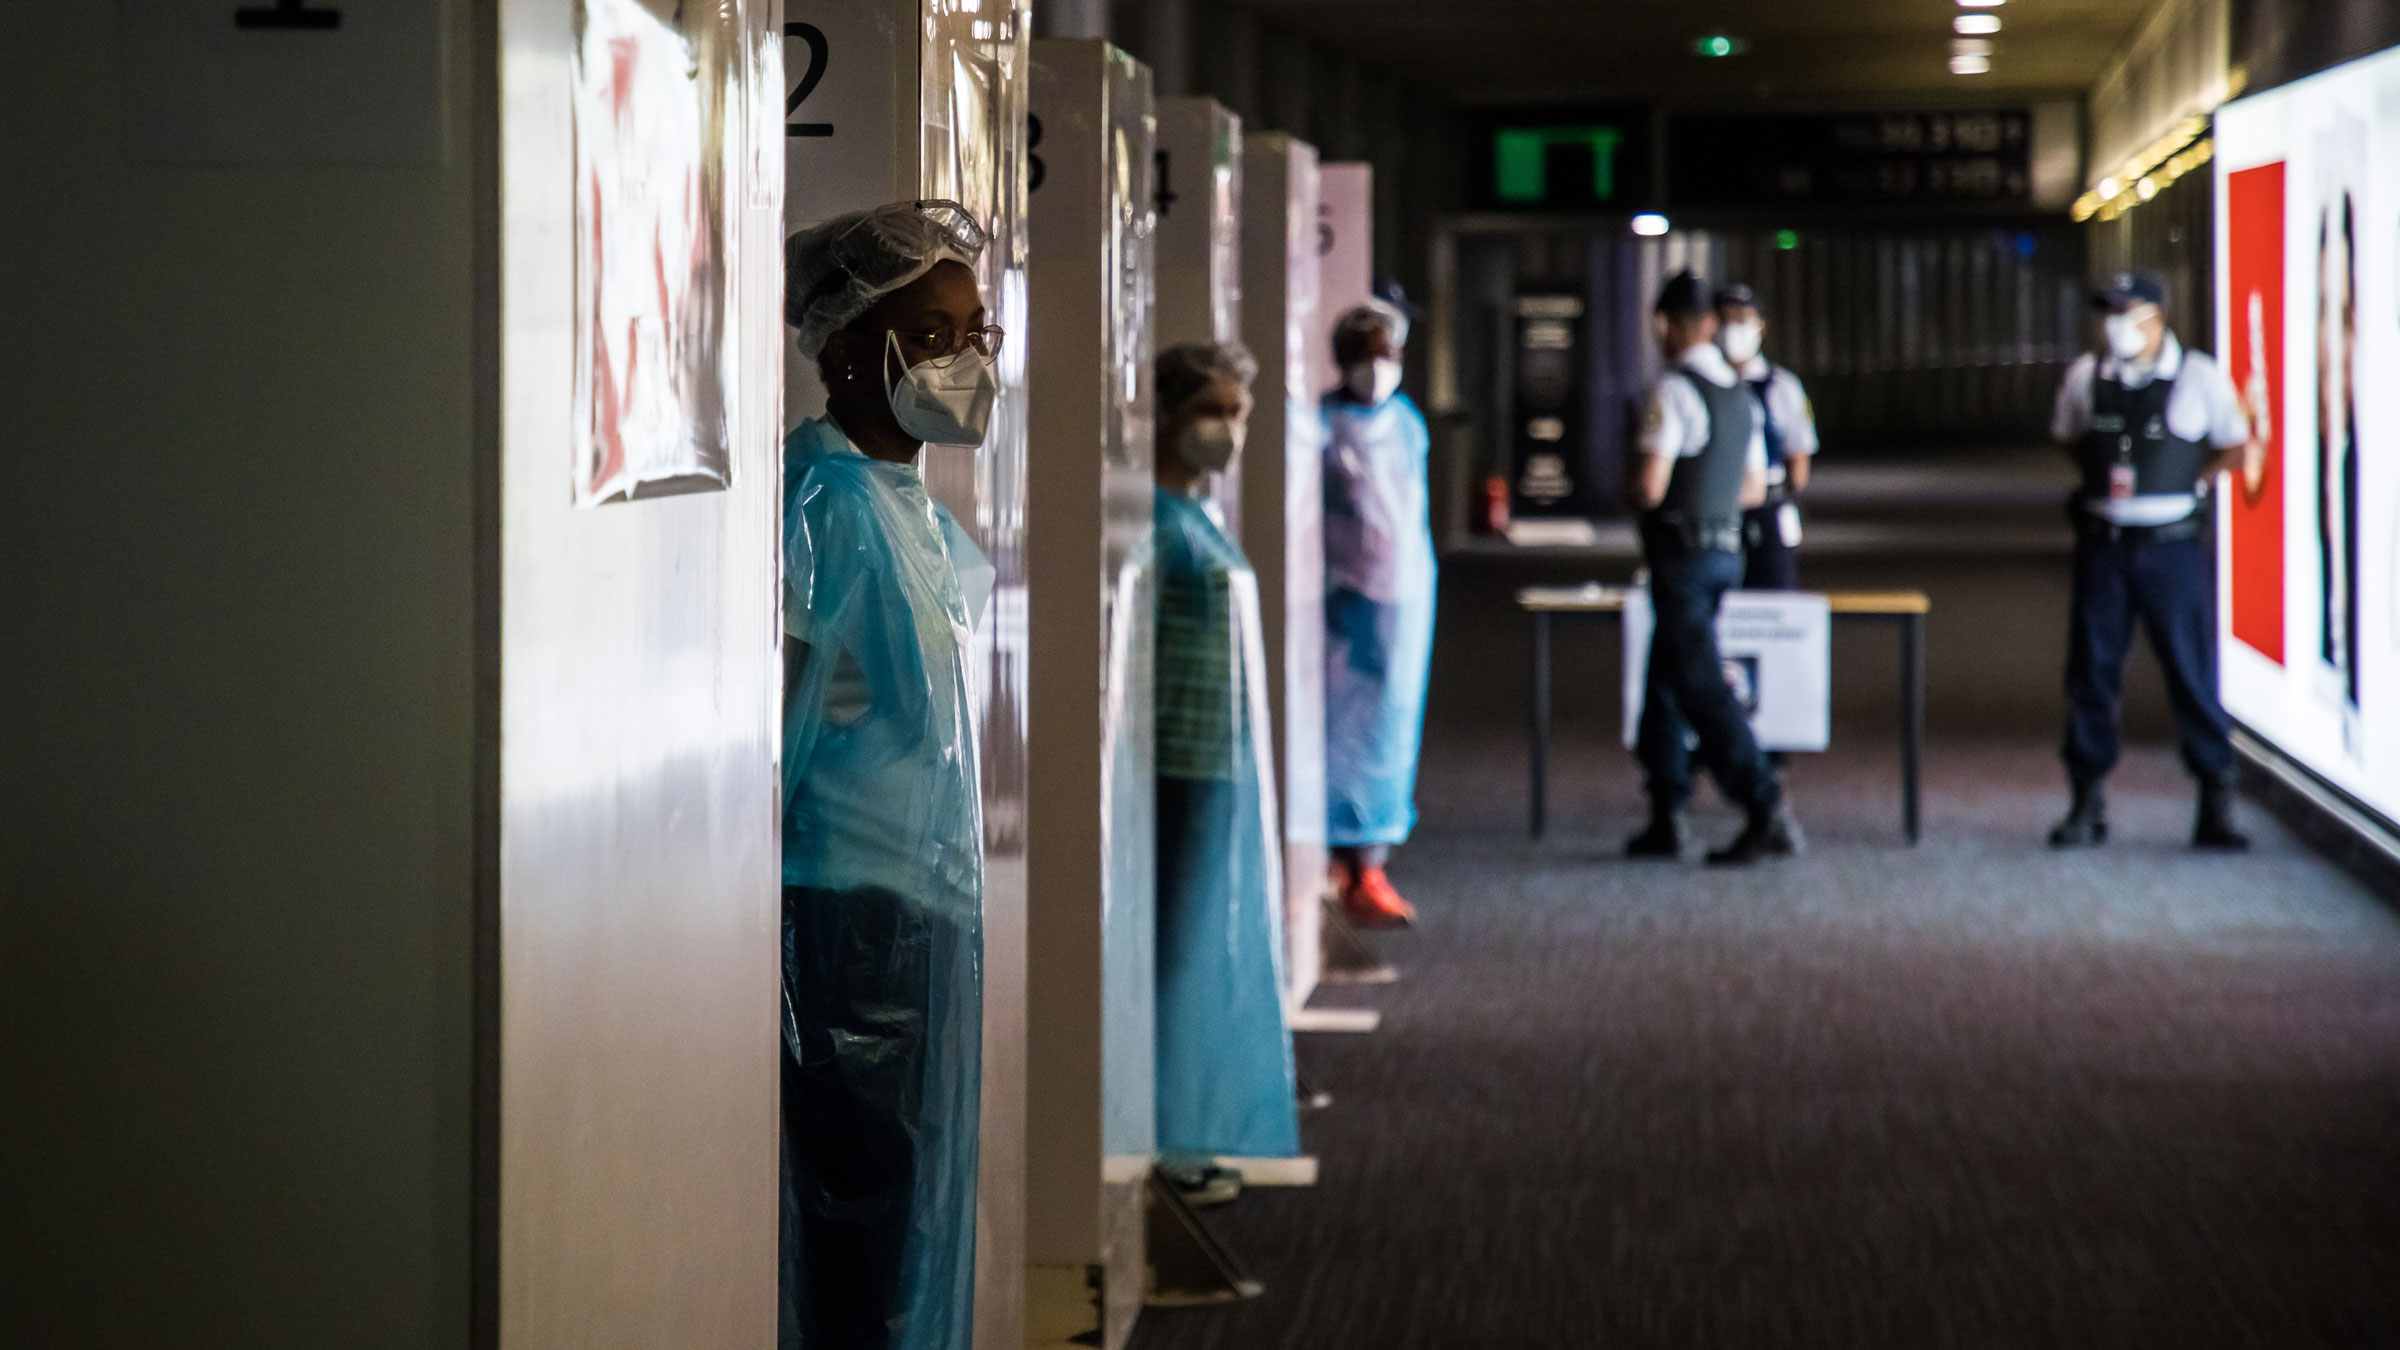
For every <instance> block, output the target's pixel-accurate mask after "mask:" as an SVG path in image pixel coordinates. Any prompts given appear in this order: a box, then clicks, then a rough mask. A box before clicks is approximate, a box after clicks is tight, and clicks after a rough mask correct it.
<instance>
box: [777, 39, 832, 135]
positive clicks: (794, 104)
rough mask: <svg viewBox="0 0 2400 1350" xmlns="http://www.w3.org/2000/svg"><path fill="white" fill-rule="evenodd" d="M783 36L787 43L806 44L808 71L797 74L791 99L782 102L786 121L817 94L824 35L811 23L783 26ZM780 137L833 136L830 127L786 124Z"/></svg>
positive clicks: (822, 72) (826, 124) (822, 73)
mask: <svg viewBox="0 0 2400 1350" xmlns="http://www.w3.org/2000/svg"><path fill="white" fill-rule="evenodd" d="M783 36H784V37H785V38H786V39H787V40H788V39H791V38H798V39H800V40H801V41H802V42H805V43H807V44H808V68H807V69H806V70H803V71H801V72H800V81H799V83H797V84H795V85H793V86H792V93H791V97H789V98H787V99H785V100H784V101H783V115H784V116H785V117H787V118H788V117H790V116H791V115H792V114H793V113H796V112H798V111H800V105H801V104H803V103H805V102H807V101H808V96H809V95H810V94H812V93H814V92H816V88H817V81H819V80H822V79H824V78H825V32H824V30H823V29H821V28H818V27H817V26H816V25H815V24H813V23H787V24H785V25H784V26H783ZM783 134H784V135H786V136H830V135H832V134H833V123H831V122H790V121H787V122H785V123H784V124H783Z"/></svg>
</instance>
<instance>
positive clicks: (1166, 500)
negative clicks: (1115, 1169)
mask: <svg viewBox="0 0 2400 1350" xmlns="http://www.w3.org/2000/svg"><path fill="white" fill-rule="evenodd" d="M1154 513H1155V519H1156V524H1157V536H1156V537H1157V549H1158V658H1157V665H1156V670H1157V699H1156V710H1157V718H1158V731H1157V736H1158V740H1157V747H1156V751H1157V756H1156V761H1155V764H1156V772H1157V774H1158V1022H1157V1033H1156V1035H1157V1060H1156V1073H1157V1079H1156V1082H1157V1103H1158V1145H1159V1149H1160V1151H1161V1152H1162V1153H1164V1154H1166V1155H1167V1156H1168V1157H1170V1158H1190V1157H1193V1156H1195V1155H1205V1156H1220V1157H1222V1156H1234V1157H1252V1158H1256V1157H1291V1156H1294V1155H1296V1154H1297V1153H1299V1151H1300V1121H1299V1111H1298V1105H1297V1101H1296V1097H1297V1093H1296V1091H1295V1083H1294V1079H1293V1071H1292V1036H1291V1030H1290V1028H1289V1027H1288V1026H1287V1025H1286V1024H1285V1022H1284V1016H1283V978H1282V957H1281V951H1282V944H1281V942H1280V941H1279V938H1278V929H1277V923H1276V915H1277V914H1278V912H1279V911H1280V908H1281V898H1282V895H1283V869H1282V849H1281V845H1280V842H1279V840H1280V836H1279V834H1278V832H1277V829H1276V816H1275V795H1274V765H1273V757H1272V754H1271V753H1270V751H1269V750H1268V748H1267V746H1266V743H1265V740H1264V734H1265V728H1266V727H1267V725H1268V723H1267V716H1266V653H1265V649H1264V644H1263V642H1262V639H1261V637H1260V630H1259V610H1258V579H1257V577H1256V576H1255V575H1253V574H1252V572H1251V570H1250V563H1249V560H1248V559H1246V558H1244V557H1243V556H1242V551H1241V549H1240V548H1239V547H1238V546H1236V545H1235V544H1234V542H1233V541H1232V540H1231V539H1228V538H1227V537H1226V536H1225V533H1224V530H1223V529H1222V528H1221V527H1220V525H1219V523H1218V522H1217V520H1216V519H1215V518H1214V517H1213V516H1211V515H1210V514H1209V511H1208V508H1207V507H1206V506H1205V505H1204V504H1202V503H1201V502H1199V501H1196V500H1194V499H1192V498H1190V497H1184V496H1180V495H1177V494H1175V493H1170V492H1167V491H1164V490H1160V491H1159V492H1158V493H1157V495H1156V498H1155V502H1154Z"/></svg>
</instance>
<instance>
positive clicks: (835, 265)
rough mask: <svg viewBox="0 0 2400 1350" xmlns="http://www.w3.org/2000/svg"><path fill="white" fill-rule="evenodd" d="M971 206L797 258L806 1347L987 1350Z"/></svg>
mask: <svg viewBox="0 0 2400 1350" xmlns="http://www.w3.org/2000/svg"><path fill="white" fill-rule="evenodd" d="M983 246H984V232H983V229H982V228H981V226H980V225H978V224H977V222H976V221H975V219H974V217H973V216H972V215H971V214H969V213H968V212H967V210H966V209H965V208H964V207H961V206H959V205H957V204H956V203H952V202H908V203H900V204H897V205H893V206H887V207H882V208H879V209H877V210H873V211H865V212H860V213H857V214H854V215H848V216H843V217H840V218H838V219H835V220H831V221H828V222H826V223H824V224H822V225H818V226H815V227H813V228H811V229H808V230H805V231H802V232H801V233H799V234H795V235H793V236H792V237H791V238H790V239H789V240H788V241H787V242H786V244H785V252H784V260H785V272H786V278H785V297H784V317H785V319H786V321H787V322H789V323H790V324H792V326H794V327H795V328H797V329H798V330H799V343H800V352H801V355H803V356H805V357H809V358H812V359H814V360H815V361H816V363H817V368H818V371H819V372H820V373H821V375H822V376H823V378H824V382H825V388H826V391H827V392H826V412H825V415H824V416H822V417H817V418H811V419H810V420H808V421H806V422H803V423H801V424H800V425H799V426H798V427H797V428H795V429H794V430H793V431H792V433H791V435H790V437H789V438H787V439H786V441H785V442H784V520H783V574H784V584H785V593H784V634H785V637H784V686H785V692H784V735H783V944H784V945H783V995H784V1007H783V1027H784V1056H783V1177H782V1264H781V1280H780V1284H781V1295H782V1297H781V1325H780V1328H779V1333H778V1344H779V1346H781V1347H782V1348H783V1350H795V1347H806V1348H807V1350H821V1348H822V1350H833V1348H836V1347H838V1348H839V1350H860V1348H865V1350H967V1348H968V1345H969V1342H970V1339H971V1335H972V1330H973V1316H972V1314H973V1307H974V1287H975V1177H976V1126H977V1110H978V1104H979V1101H980V1096H981V1093H980V1088H981V1083H980V1070H981V1064H980V1060H981V1047H982V1037H983V991H982V976H981V961H982V952H983V821H982V801H981V795H980V788H979V778H978V772H977V758H976V740H975V720H974V715H973V709H972V707H971V706H970V702H969V693H968V691H969V690H970V689H971V688H972V687H973V681H972V680H970V678H969V670H968V662H969V661H971V660H972V659H973V654H972V653H973V634H974V631H975V623H976V618H977V615H978V613H979V611H980V609H981V607H982V606H983V604H984V603H985V601H986V600H988V599H989V597H990V594H991V580H992V573H991V568H990V567H989V565H988V564H987V563H986V562H985V561H984V559H983V556H982V555H981V554H980V553H979V552H978V551H977V550H976V548H975V546H974V544H973V543H972V542H971V541H970V540H969V539H968V537H967V535H966V533H965V532H964V531H963V530H961V529H960V528H959V526H958V523H957V522H956V521H955V520H953V519H951V517H950V514H949V513H948V512H947V511H945V510H943V509H942V508H941V507H940V506H939V505H938V504H936V503H934V502H933V501H932V500H930V499H929V498H928V497H927V496H926V493H925V484H924V481H923V479H922V478H920V477H919V476H918V470H917V457H918V455H919V453H920V452H921V451H922V450H923V448H924V447H925V446H926V445H927V444H933V445H948V446H972V445H975V444H977V443H979V442H980V441H981V440H982V439H983V434H984V429H985V426H986V425H987V423H988V422H989V421H990V418H991V413H992V407H993V404H994V402H995V399H996V395H997V392H998V382H997V380H996V379H995V378H994V373H993V364H992V359H993V356H994V354H995V353H996V351H997V350H998V348H999V345H1000V339H1001V332H1000V330H999V329H997V328H994V327H991V326H989V324H988V323H987V320H986V318H985V311H984V304H983V299H982V296H981V295H980V293H979V291H978V288H977V285H976V279H975V272H974V270H973V269H974V266H975V263H976V260H977V258H978V257H979V256H980V255H981V253H982V251H983Z"/></svg>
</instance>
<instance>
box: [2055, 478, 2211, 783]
mask: <svg viewBox="0 0 2400 1350" xmlns="http://www.w3.org/2000/svg"><path fill="white" fill-rule="evenodd" d="M2201 509H2202V510H2206V509H2207V507H2206V506H2205V505H2204V506H2202V508H2201ZM2137 618H2138V619H2140V620H2141V624H2142V627H2143V628H2144V629H2145V630H2147V631H2148V632H2149V635H2150V650H2151V652H2152V653H2153V654H2155V655H2156V656H2157V658H2158V666H2159V669H2160V670H2161V671H2162V672H2163V673H2164V674H2165V675H2166V679H2167V701H2168V704H2169V706H2171V707H2172V708H2173V709H2174V714H2175V740H2176V743H2177V745H2178V747H2179V748H2180V749H2181V751H2182V753H2183V764H2184V767H2185V768H2186V769H2188V770H2190V771H2191V772H2192V774H2193V775H2194V776H2195V777H2198V778H2203V779H2209V780H2213V781H2223V780H2225V779H2227V778H2230V777H2231V776H2232V774H2233V772H2234V759H2233V742H2232V740H2231V738H2230V737H2229V736H2228V734H2227V732H2226V723H2225V708H2224V705H2223V704H2221V703H2219V702H2218V701H2217V575H2216V552H2215V549H2214V547H2213V546H2212V544H2211V541H2210V540H2209V538H2208V536H2207V535H2205V534H2195V535H2193V536H2191V537H2186V538H2163V539H2162V538H2159V537H2158V534H2157V532H2156V531H2152V530H2137V529H2126V530H2116V531H2111V530H2109V529H2108V528H2107V527H2106V526H2105V525H2101V524H2097V523H2093V522H2079V523H2078V525H2077V529H2076V541H2075V600H2074V607H2073V611H2072V614H2071V616H2070V618H2069V620H2068V628H2067V736H2066V744H2065V746H2064V748H2063V749H2062V751H2061V757H2062V758H2064V759H2065V760H2066V764H2067V775H2068V777H2069V778H2071V779H2073V780H2074V781H2076V782H2079V783H2087V782H2096V781H2098V780H2099V779H2101V778H2103V777H2105V776H2107V774H2108V771H2109V770H2111V769H2113V768H2115V767H2116V766H2117V751H2118V737H2117V719H2118V713H2119V711H2120V709H2121V708H2122V707H2123V705H2124V689H2125V656H2126V653H2127V651H2128V649H2129V648H2130V647H2131V646H2132V641H2133V624H2134V620H2135V619H2137Z"/></svg>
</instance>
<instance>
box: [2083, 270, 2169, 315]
mask: <svg viewBox="0 0 2400 1350" xmlns="http://www.w3.org/2000/svg"><path fill="white" fill-rule="evenodd" d="M2142 304H2149V305H2156V306H2158V307H2159V308H2160V309H2165V308H2166V307H2167V279H2166V278H2165V277H2162V276H2160V275H2159V274H2158V273H2156V272H2153V271H2151V270H2150V269H2148V268H2146V267H2145V268H2138V269H2136V270H2134V271H2131V272H2119V273H2117V274H2116V275H2115V276H2113V277H2110V278H2109V279H2108V284H2107V285H2106V286H2103V287H2101V288H2100V289H2099V290H2098V291H2095V292H2093V294H2092V307H2093V308H2095V309H2105V310H2107V311H2108V312H2109V313H2111V314H2122V313H2124V312H2125V311H2126V310H2129V309H2131V308H2133V307H2134V306H2135V305H2142Z"/></svg>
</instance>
